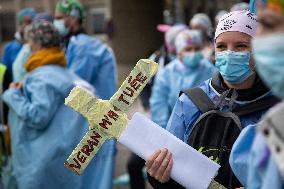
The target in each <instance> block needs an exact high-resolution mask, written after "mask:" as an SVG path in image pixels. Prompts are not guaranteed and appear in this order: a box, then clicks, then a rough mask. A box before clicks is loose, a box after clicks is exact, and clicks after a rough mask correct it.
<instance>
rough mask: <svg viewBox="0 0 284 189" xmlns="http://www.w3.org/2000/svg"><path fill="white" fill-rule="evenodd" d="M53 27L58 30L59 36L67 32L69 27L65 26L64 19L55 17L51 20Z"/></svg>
mask: <svg viewBox="0 0 284 189" xmlns="http://www.w3.org/2000/svg"><path fill="white" fill-rule="evenodd" d="M53 25H54V27H55V28H56V29H57V30H58V32H59V33H60V35H61V36H63V37H65V36H66V35H68V34H69V31H70V30H69V28H67V27H66V26H65V22H64V19H55V20H54V21H53Z"/></svg>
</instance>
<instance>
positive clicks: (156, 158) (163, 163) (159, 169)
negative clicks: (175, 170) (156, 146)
mask: <svg viewBox="0 0 284 189" xmlns="http://www.w3.org/2000/svg"><path fill="white" fill-rule="evenodd" d="M146 167H147V171H148V173H149V175H150V176H151V177H154V178H155V179H156V180H158V181H159V182H161V183H165V182H168V181H169V180H170V174H171V170H172V167H173V159H172V154H171V152H169V151H168V150H167V149H162V150H157V151H156V152H154V154H152V155H151V156H150V157H149V158H148V159H147V160H146Z"/></svg>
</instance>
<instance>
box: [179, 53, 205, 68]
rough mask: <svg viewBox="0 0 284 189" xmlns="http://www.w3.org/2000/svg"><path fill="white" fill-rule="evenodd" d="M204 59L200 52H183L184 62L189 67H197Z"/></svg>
mask: <svg viewBox="0 0 284 189" xmlns="http://www.w3.org/2000/svg"><path fill="white" fill-rule="evenodd" d="M202 59H203V55H202V53H201V52H200V51H198V52H187V53H184V54H183V58H182V62H183V63H184V64H185V65H186V66H187V67H189V68H196V67H198V65H199V64H200V62H201V60H202Z"/></svg>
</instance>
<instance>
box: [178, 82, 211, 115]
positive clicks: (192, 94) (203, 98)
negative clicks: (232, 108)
mask: <svg viewBox="0 0 284 189" xmlns="http://www.w3.org/2000/svg"><path fill="white" fill-rule="evenodd" d="M183 93H184V94H186V96H188V98H190V99H191V101H192V102H193V103H194V104H195V106H197V108H198V109H199V110H200V111H201V112H202V113H205V112H208V111H210V110H214V109H216V108H215V104H214V103H213V102H212V100H211V99H210V98H209V97H208V96H207V94H206V93H205V92H204V91H203V90H202V89H201V88H199V87H195V88H192V89H189V90H187V91H185V92H183Z"/></svg>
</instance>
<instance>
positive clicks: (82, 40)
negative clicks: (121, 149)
mask: <svg viewBox="0 0 284 189" xmlns="http://www.w3.org/2000/svg"><path fill="white" fill-rule="evenodd" d="M54 18H55V19H54V25H55V27H56V28H57V29H58V31H59V32H60V34H61V36H65V38H66V40H67V43H66V45H67V46H66V56H67V67H68V68H69V69H70V70H72V71H73V72H75V73H76V74H77V75H79V76H80V77H81V78H82V79H84V80H86V81H87V82H89V83H90V84H91V85H92V86H93V87H94V88H95V89H96V94H97V97H98V98H100V99H104V100H108V99H109V98H110V97H112V95H113V94H114V93H115V92H116V85H117V73H116V61H115V57H114V54H113V51H112V50H111V48H110V47H108V46H107V45H106V44H104V43H102V42H101V41H100V40H98V39H96V38H94V37H91V36H89V35H87V34H86V32H85V29H84V28H83V25H82V24H83V21H84V18H85V10H84V8H83V6H82V4H81V3H80V2H79V1H78V0H59V1H58V3H57V4H56V8H55V15H54ZM115 145H116V142H115V140H114V139H111V140H108V141H107V142H106V143H104V145H103V146H102V148H100V151H99V152H98V153H97V155H96V157H95V160H94V161H95V164H96V167H94V168H90V169H87V170H86V171H85V174H86V175H87V177H86V178H85V179H86V185H85V187H86V188H88V187H94V186H96V188H97V189H110V188H112V178H113V175H114V174H113V173H114V167H115V154H116V148H115ZM90 181H92V182H90Z"/></svg>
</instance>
